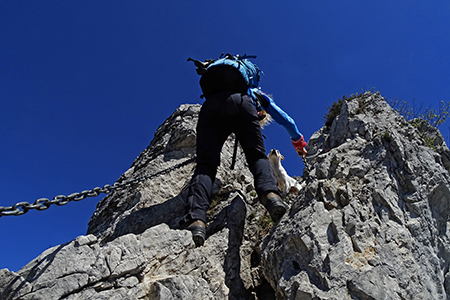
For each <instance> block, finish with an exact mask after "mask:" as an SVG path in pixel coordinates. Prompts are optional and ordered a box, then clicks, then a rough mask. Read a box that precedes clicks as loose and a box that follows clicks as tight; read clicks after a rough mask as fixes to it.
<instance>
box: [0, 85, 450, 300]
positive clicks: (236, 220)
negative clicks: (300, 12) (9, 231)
mask: <svg viewBox="0 0 450 300" xmlns="http://www.w3.org/2000/svg"><path fill="white" fill-rule="evenodd" d="M199 110H200V106H199V105H182V106H180V107H179V108H178V109H177V110H175V112H174V113H173V114H172V115H171V116H170V117H169V118H168V119H167V120H166V121H165V122H164V123H163V124H162V125H161V126H160V127H159V128H158V130H157V131H156V133H155V137H154V139H153V140H152V142H151V143H150V145H149V146H148V147H147V149H145V150H144V151H143V152H142V153H141V154H140V156H139V157H138V158H136V160H135V161H134V162H133V164H132V165H131V167H130V169H129V170H127V171H126V172H125V173H124V174H123V175H122V176H121V178H120V179H119V180H118V184H119V186H120V184H124V185H123V186H121V187H120V188H119V187H118V188H115V189H114V191H113V192H112V193H111V194H109V195H108V196H107V197H105V198H104V199H102V200H101V201H100V202H99V204H98V206H97V210H96V212H95V213H94V215H93V216H92V218H91V220H90V222H89V229H88V232H87V234H86V235H85V236H79V237H77V238H75V239H74V240H72V241H70V242H68V243H66V244H63V245H59V246H56V247H53V248H51V249H48V250H46V251H44V252H43V253H42V254H41V255H40V256H39V257H37V258H36V259H34V260H33V261H31V262H30V263H28V264H27V265H26V266H24V267H23V268H22V269H21V270H19V271H18V272H10V271H8V270H7V269H3V270H0V299H2V300H3V299H71V300H75V299H152V300H153V299H254V300H257V299H259V300H269V299H270V300H272V299H298V300H300V299H315V300H325V299H330V300H331V299H333V300H334V299H338V300H340V299H343V300H344V299H346V300H348V299H353V300H366V299H450V297H448V296H447V295H450V272H449V267H450V246H449V245H450V244H449V233H450V232H449V231H450V227H449V220H450V210H449V208H450V176H449V171H450V151H449V149H448V148H447V146H446V145H445V143H444V140H443V138H442V136H441V135H440V133H439V131H438V130H436V129H435V128H432V127H429V126H427V125H426V124H424V123H417V122H416V123H413V124H411V123H407V122H405V120H404V119H403V118H402V117H401V116H400V115H398V114H397V113H396V112H395V111H394V110H393V109H392V108H391V107H390V106H389V105H388V104H387V103H386V101H384V99H383V98H382V97H381V95H380V94H378V93H377V94H371V93H366V94H363V95H359V96H358V97H354V98H351V99H345V100H343V101H342V107H341V109H340V113H339V114H337V116H336V117H335V119H334V120H333V121H332V122H331V121H330V122H329V123H327V124H329V126H325V127H323V128H321V129H320V130H319V131H317V132H316V133H314V134H313V136H312V137H311V139H310V140H309V144H308V153H309V155H308V157H307V158H305V159H304V162H305V170H304V174H303V176H302V178H301V179H299V180H301V181H302V185H303V186H304V188H303V189H302V190H301V191H300V193H299V194H298V196H296V197H294V196H288V197H287V198H285V199H284V200H285V201H286V202H287V203H288V204H289V205H290V209H289V211H288V212H287V214H286V215H285V216H284V217H283V218H282V219H281V220H280V221H279V222H278V223H277V224H274V226H273V227H272V225H273V223H271V222H270V218H269V216H268V214H267V212H266V211H265V210H264V208H263V207H262V206H261V205H260V204H259V202H258V201H257V199H256V192H255V191H254V187H253V178H252V175H251V173H250V172H249V170H248V168H247V167H246V163H245V161H244V159H243V155H242V150H239V154H238V156H237V157H238V160H237V163H236V167H235V170H232V171H231V170H230V169H229V166H230V164H231V157H232V151H233V146H234V139H233V137H230V138H229V140H228V141H227V142H226V143H225V145H224V147H223V149H222V156H221V158H222V162H221V166H220V168H219V170H218V173H217V180H216V182H215V190H214V196H213V199H212V203H211V207H210V210H209V211H208V224H207V225H208V228H207V239H206V242H205V245H204V246H203V247H199V248H195V245H194V243H193V241H192V236H191V233H190V232H188V231H186V230H180V229H179V228H178V221H179V220H180V218H181V217H182V212H183V206H184V197H185V194H186V187H187V185H188V183H189V180H190V178H191V176H192V174H193V170H194V167H195V161H194V158H195V136H196V132H195V126H196V122H197V118H198V113H199ZM413 125H414V126H413Z"/></svg>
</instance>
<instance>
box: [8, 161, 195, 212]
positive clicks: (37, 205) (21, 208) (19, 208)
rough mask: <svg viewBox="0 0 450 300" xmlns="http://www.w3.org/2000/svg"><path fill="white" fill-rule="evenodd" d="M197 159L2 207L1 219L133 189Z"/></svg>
mask: <svg viewBox="0 0 450 300" xmlns="http://www.w3.org/2000/svg"><path fill="white" fill-rule="evenodd" d="M195 159H196V156H193V157H192V158H190V159H188V160H185V161H184V162H182V163H179V164H177V165H175V166H172V167H170V168H167V169H165V170H162V171H159V172H157V173H154V174H149V175H144V176H141V177H139V178H133V179H130V180H126V181H123V182H116V183H114V185H113V186H111V185H109V184H107V185H105V186H103V187H102V188H100V187H96V188H93V189H92V190H85V191H82V192H81V193H73V194H70V195H69V196H64V195H58V196H55V197H54V198H53V200H49V199H47V198H39V199H37V200H36V201H34V202H33V204H30V203H28V202H25V201H23V202H18V203H16V204H14V205H13V206H6V207H4V206H0V217H2V216H20V215H23V214H25V213H27V212H28V211H29V210H30V209H36V210H38V211H41V210H46V209H48V208H49V207H50V205H52V204H56V205H57V206H63V205H66V204H67V203H69V202H71V201H80V200H83V199H85V198H87V197H97V196H98V195H100V194H102V193H103V194H109V193H111V191H112V190H118V189H123V188H128V187H131V186H132V185H134V184H136V183H139V182H141V181H144V180H148V179H152V178H155V177H158V176H161V175H163V174H168V173H170V172H172V171H173V170H175V169H178V168H181V167H183V166H185V165H188V164H190V163H192V162H194V161H195Z"/></svg>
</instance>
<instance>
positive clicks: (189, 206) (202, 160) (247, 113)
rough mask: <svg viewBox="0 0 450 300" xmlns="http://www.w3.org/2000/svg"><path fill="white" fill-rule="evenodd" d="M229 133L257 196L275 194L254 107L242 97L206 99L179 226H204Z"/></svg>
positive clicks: (221, 95) (226, 94) (225, 94)
mask: <svg viewBox="0 0 450 300" xmlns="http://www.w3.org/2000/svg"><path fill="white" fill-rule="evenodd" d="M232 132H234V134H235V135H236V138H237V140H238V141H239V143H240V144H241V146H242V148H243V150H244V153H245V157H246V160H247V163H248V165H249V168H250V171H251V172H252V174H253V177H254V184H255V188H256V192H257V193H258V196H260V197H261V196H262V195H263V194H264V193H266V192H269V191H272V192H276V193H278V188H277V182H276V179H275V175H274V174H273V170H272V167H271V166H270V163H269V160H268V159H267V156H266V151H265V148H264V141H263V136H262V133H261V127H260V125H259V119H258V115H257V112H256V108H255V106H254V105H253V103H252V102H251V99H250V98H249V96H248V95H246V94H241V93H233V92H221V93H218V94H215V95H213V96H210V97H208V98H207V99H206V101H205V102H204V104H203V106H202V108H201V110H200V115H199V119H198V123H197V167H196V170H195V173H194V176H193V178H192V181H191V184H190V187H189V191H188V196H187V201H186V208H185V217H184V219H183V222H186V223H189V222H192V221H195V220H202V221H203V222H205V223H206V211H207V210H208V207H209V204H210V199H211V193H212V187H213V183H214V179H215V177H216V172H217V167H218V166H219V164H220V152H221V150H222V146H223V144H224V143H225V141H226V139H227V137H228V136H229V135H230V134H231V133H232Z"/></svg>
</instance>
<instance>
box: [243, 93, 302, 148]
mask: <svg viewBox="0 0 450 300" xmlns="http://www.w3.org/2000/svg"><path fill="white" fill-rule="evenodd" d="M248 94H249V95H250V97H251V98H252V100H253V103H254V104H255V106H259V105H261V106H262V107H263V108H264V109H265V110H266V111H267V113H268V114H270V115H271V116H272V118H273V119H274V120H275V122H277V123H278V124H280V125H282V126H283V127H284V128H285V129H286V130H287V132H288V133H289V135H290V136H291V139H292V140H293V141H297V140H298V139H300V138H301V137H302V134H301V133H300V132H299V131H298V128H297V125H295V122H294V120H293V119H292V118H291V117H290V116H289V115H288V114H287V113H285V112H284V111H283V110H282V109H281V108H280V107H278V105H276V103H275V101H273V99H272V98H270V97H269V96H267V95H266V94H265V93H263V92H262V91H261V90H259V89H257V88H249V89H248ZM256 94H258V95H260V96H262V97H264V99H265V100H266V101H257V95H256ZM261 102H262V103H261Z"/></svg>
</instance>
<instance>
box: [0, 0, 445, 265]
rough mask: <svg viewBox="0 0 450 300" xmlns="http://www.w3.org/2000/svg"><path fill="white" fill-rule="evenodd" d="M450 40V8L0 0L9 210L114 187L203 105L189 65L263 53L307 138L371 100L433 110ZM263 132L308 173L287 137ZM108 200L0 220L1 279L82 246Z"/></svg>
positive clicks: (270, 79) (268, 84)
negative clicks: (170, 125) (371, 93)
mask: <svg viewBox="0 0 450 300" xmlns="http://www.w3.org/2000/svg"><path fill="white" fill-rule="evenodd" d="M449 28H450V1H448V0H435V1H399V0H380V1H360V0H352V1H331V0H328V1H320V0H319V1H303V0H295V1H294V0H292V1H242V0H240V1H227V2H219V1H205V0H200V1H143V0H134V1H112V0H111V1H103V0H99V1H56V0H55V1H42V0H41V1H34V0H28V1H12V0H11V1H9V0H8V1H7V0H2V1H0V98H1V103H2V105H1V110H0V138H1V147H0V151H1V152H0V189H1V192H2V193H1V197H0V206H10V205H12V204H14V203H17V202H20V201H27V202H30V203H31V202H34V201H35V200H36V199H38V198H41V197H46V198H53V197H54V196H56V195H60V194H63V195H68V194H71V193H73V192H80V191H82V190H86V189H92V188H94V187H96V186H103V185H104V184H107V183H108V184H113V183H114V182H115V181H116V180H117V179H118V178H119V177H120V175H121V174H122V173H123V172H125V171H126V170H127V169H128V168H129V167H130V165H131V163H132V162H133V160H134V159H135V158H136V156H138V155H139V154H140V152H141V151H142V150H144V149H145V148H146V147H147V145H148V144H149V143H150V141H151V139H152V138H153V134H154V132H155V130H156V128H157V127H158V126H159V125H160V124H161V123H162V122H163V121H164V120H165V119H166V118H167V117H168V116H169V115H170V114H171V113H172V112H173V111H174V110H175V109H176V108H177V107H178V106H179V105H180V104H183V103H202V100H201V99H200V98H199V95H200V93H201V92H200V88H199V86H198V80H199V78H198V76H197V75H196V73H195V67H194V66H193V64H192V63H188V62H186V59H187V58H188V57H192V58H196V59H205V58H215V57H217V56H219V55H220V54H221V53H222V52H230V53H233V54H237V53H239V54H244V53H248V54H256V55H258V58H257V59H256V60H255V61H254V62H255V63H257V64H258V66H259V67H260V68H261V69H262V70H263V71H264V73H265V76H263V78H262V81H261V86H262V88H263V90H264V91H266V92H267V93H269V94H272V95H273V96H274V98H275V100H276V102H277V104H279V106H281V107H282V108H283V109H284V110H285V111H286V112H288V113H289V114H290V115H291V116H292V118H293V119H294V120H295V121H296V122H297V125H298V127H299V129H300V131H301V132H302V133H303V134H304V135H305V137H306V138H307V139H309V137H310V136H311V135H312V134H313V133H314V132H315V131H317V130H319V129H320V128H321V127H322V126H323V124H324V122H323V118H324V116H325V114H326V112H327V108H328V107H329V106H331V104H332V103H333V102H334V101H336V100H337V99H338V98H341V97H342V96H343V95H347V96H349V95H351V94H353V93H356V92H358V93H359V92H361V91H362V90H363V89H366V90H370V89H371V88H372V87H375V89H376V90H378V91H380V92H381V94H382V95H383V96H384V97H386V98H388V99H394V98H399V99H402V100H406V101H409V102H411V101H412V100H413V99H415V100H414V101H415V103H420V102H423V103H424V107H426V106H431V107H432V108H435V109H436V108H438V106H439V101H441V100H444V101H446V102H447V101H449V99H448V95H450V75H449V74H450V73H449V70H450V32H449ZM447 123H448V122H447ZM447 123H446V124H444V125H443V126H441V128H440V129H441V131H442V133H443V135H444V137H445V138H446V141H448V126H447ZM264 134H265V135H266V136H267V140H266V148H267V150H270V149H271V148H277V149H279V150H280V151H281V152H282V153H283V154H284V155H285V157H286V160H285V167H286V169H287V170H288V173H290V174H291V175H301V174H302V168H303V164H302V162H301V159H299V158H298V157H297V156H296V154H295V151H294V150H293V148H292V146H291V144H290V141H289V136H288V134H287V132H286V131H285V130H284V129H283V128H282V127H281V126H279V125H277V124H273V125H271V126H270V127H269V128H267V129H266V130H265V131H264ZM101 198H102V197H97V198H88V199H85V200H83V201H80V202H71V203H69V204H68V205H66V206H62V207H58V206H52V207H51V208H50V209H48V210H46V211H42V212H38V211H30V212H28V213H27V214H25V215H22V216H18V217H10V216H8V217H1V218H0V228H1V230H0V269H1V268H8V269H10V270H13V271H17V270H19V269H20V268H21V267H22V266H24V265H25V264H26V263H28V262H29V261H31V260H32V259H33V258H35V257H36V256H38V255H39V254H40V253H41V252H42V251H44V250H46V249H47V248H49V247H51V246H56V245H59V244H62V243H65V242H68V241H70V240H72V239H74V238H75V237H77V236H78V235H83V234H85V233H86V229H87V223H88V220H89V218H90V216H91V215H92V214H93V212H94V210H95V207H96V204H97V203H98V201H99V200H100V199H101Z"/></svg>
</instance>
